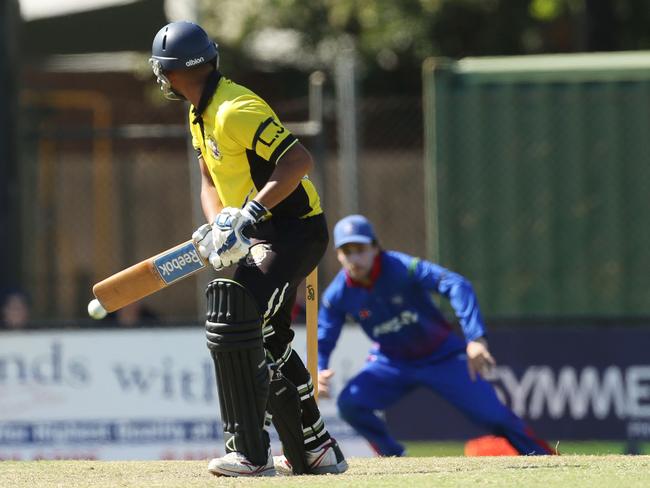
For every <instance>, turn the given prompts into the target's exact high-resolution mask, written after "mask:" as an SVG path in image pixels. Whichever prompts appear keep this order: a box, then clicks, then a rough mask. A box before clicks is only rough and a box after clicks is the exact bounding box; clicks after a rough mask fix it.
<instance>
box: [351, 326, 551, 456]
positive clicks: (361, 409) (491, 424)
mask: <svg viewBox="0 0 650 488" xmlns="http://www.w3.org/2000/svg"><path fill="white" fill-rule="evenodd" d="M441 349H443V351H437V354H436V356H437V357H438V358H439V357H440V354H439V353H440V352H443V353H444V349H449V350H451V351H452V352H451V354H449V355H447V356H446V357H444V356H443V358H442V359H436V358H433V359H431V360H429V361H426V360H417V361H397V360H391V359H389V358H387V357H385V356H381V355H379V356H377V357H376V359H374V360H371V361H369V362H368V363H366V365H365V366H364V368H363V369H362V370H361V372H360V373H359V374H358V375H357V376H355V377H354V378H352V379H351V380H350V381H349V383H348V384H347V385H346V386H345V388H344V389H343V391H342V392H341V394H340V395H339V398H338V409H339V413H340V415H341V417H342V418H343V419H344V420H345V421H346V422H348V423H349V424H350V425H351V426H352V427H353V428H354V429H355V430H356V431H357V432H358V433H359V434H360V435H362V436H363V437H365V439H366V440H367V441H368V442H369V443H370V444H371V445H372V446H373V448H374V449H375V451H377V453H378V454H379V455H380V456H401V455H403V454H404V446H402V445H401V444H400V443H399V442H397V441H396V440H395V439H394V438H393V437H392V436H391V435H390V434H389V432H388V429H387V426H386V423H385V422H384V421H383V420H381V419H380V418H379V417H378V416H377V415H376V414H375V411H376V410H384V409H385V408H387V407H389V406H390V405H392V404H393V403H395V402H397V401H398V400H399V399H400V398H402V397H403V396H404V395H406V394H407V393H408V392H410V391H411V390H413V389H414V388H416V387H426V388H429V389H430V390H433V391H434V392H435V393H437V394H439V395H440V396H441V397H443V398H444V399H446V400H447V401H449V402H450V403H451V404H452V405H454V406H455V407H456V408H458V409H459V410H460V411H461V412H462V413H463V414H465V416H466V417H467V418H468V419H470V420H471V421H473V422H474V423H476V424H478V425H479V426H482V427H483V428H485V429H486V430H487V431H489V432H491V433H492V434H494V435H499V436H503V437H505V438H507V439H508V441H510V443H511V444H512V446H513V447H514V448H515V449H517V451H519V452H520V453H521V454H551V451H550V450H549V448H548V446H547V445H546V443H545V442H543V441H539V440H538V439H536V438H535V437H534V436H533V434H532V431H531V430H530V429H529V428H528V427H527V426H526V424H525V423H524V422H523V420H522V419H521V418H519V417H518V416H517V415H515V413H514V412H512V410H510V409H509V408H508V407H507V406H506V405H504V404H503V403H502V402H501V400H499V398H498V397H497V395H496V392H495V390H494V387H493V386H492V385H491V384H490V383H488V382H487V381H485V380H484V379H482V378H477V379H476V381H472V379H471V378H470V376H469V372H468V369H467V357H466V356H465V352H464V344H463V342H462V341H461V340H460V339H459V338H458V337H457V336H453V335H452V336H450V338H449V339H447V340H446V341H445V343H444V344H443V345H442V346H441ZM454 349H455V351H456V352H453V351H454ZM423 420H424V419H423Z"/></svg>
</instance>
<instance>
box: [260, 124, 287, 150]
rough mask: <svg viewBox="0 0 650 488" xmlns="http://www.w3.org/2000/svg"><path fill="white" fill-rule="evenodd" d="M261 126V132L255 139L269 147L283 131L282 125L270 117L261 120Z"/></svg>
mask: <svg viewBox="0 0 650 488" xmlns="http://www.w3.org/2000/svg"><path fill="white" fill-rule="evenodd" d="M264 124H266V125H264ZM262 126H263V127H260V128H261V132H260V134H259V137H258V139H257V140H258V141H259V142H261V143H262V144H264V145H265V146H268V147H271V146H272V145H273V144H274V143H275V142H276V141H277V140H278V139H279V138H280V136H281V135H282V134H283V133H284V127H282V126H281V125H280V124H279V123H278V122H276V121H275V120H274V119H272V118H270V119H267V121H266V122H263V123H262Z"/></svg>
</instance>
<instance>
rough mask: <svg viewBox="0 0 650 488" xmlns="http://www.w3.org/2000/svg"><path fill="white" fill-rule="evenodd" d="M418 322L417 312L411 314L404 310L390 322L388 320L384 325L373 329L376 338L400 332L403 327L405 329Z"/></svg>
mask: <svg viewBox="0 0 650 488" xmlns="http://www.w3.org/2000/svg"><path fill="white" fill-rule="evenodd" d="M417 321H418V314H417V313H416V312H411V311H410V310H404V311H403V312H402V313H401V314H399V315H398V316H397V317H393V318H392V319H390V320H387V321H386V322H384V323H381V324H379V325H376V326H375V327H374V328H373V329H372V333H373V335H374V337H379V336H380V335H384V334H390V333H391V332H399V331H400V330H401V329H402V327H405V326H407V325H410V324H415V323H417Z"/></svg>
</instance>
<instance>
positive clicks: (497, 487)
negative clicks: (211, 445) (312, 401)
mask: <svg viewBox="0 0 650 488" xmlns="http://www.w3.org/2000/svg"><path fill="white" fill-rule="evenodd" d="M349 461H350V469H349V470H348V472H347V473H345V474H342V475H338V476H334V475H327V476H295V477H284V476H277V477H275V478H245V479H244V478H218V479H217V478H214V477H213V476H212V475H210V474H209V473H208V472H207V471H206V465H207V463H206V462H205V461H127V462H109V461H6V462H2V463H0V486H2V487H11V488H33V487H38V488H63V487H66V488H67V487H75V488H115V487H120V488H129V487H132V488H181V487H182V488H199V487H201V488H202V487H206V488H208V487H209V488H212V487H215V486H220V487H221V486H225V487H230V486H278V487H300V488H305V487H309V488H321V487H323V488H324V487H327V488H339V487H340V488H343V487H345V488H366V487H368V488H370V487H372V488H377V487H379V488H383V487H399V488H406V487H410V486H416V487H429V486H431V487H436V488H452V487H454V488H455V487H465V486H467V487H472V488H480V487H493V488H548V487H552V488H611V487H617V488H647V487H648V486H649V480H650V456H621V455H618V456H614V455H611V456H518V457H516V456H513V457H491V458H490V457H487V458H466V457H428V458H417V457H410V458H351V459H350V460H349Z"/></svg>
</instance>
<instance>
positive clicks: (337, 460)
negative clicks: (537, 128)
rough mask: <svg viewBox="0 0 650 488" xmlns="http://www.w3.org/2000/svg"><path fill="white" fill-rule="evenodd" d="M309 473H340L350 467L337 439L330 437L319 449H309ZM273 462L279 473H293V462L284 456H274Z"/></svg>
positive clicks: (307, 453)
mask: <svg viewBox="0 0 650 488" xmlns="http://www.w3.org/2000/svg"><path fill="white" fill-rule="evenodd" d="M306 455H307V464H308V466H309V474H328V473H329V474H340V473H345V472H346V471H347V469H348V463H347V461H346V460H345V457H344V456H343V453H342V452H341V448H340V447H339V445H338V444H337V443H336V440H335V439H329V440H327V441H325V443H324V444H323V445H322V446H320V447H319V448H317V449H314V450H312V451H307V452H306ZM273 464H274V465H275V469H276V470H277V471H278V473H280V474H283V475H292V474H293V470H292V469H291V463H289V460H288V459H287V458H286V457H284V456H274V457H273Z"/></svg>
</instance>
